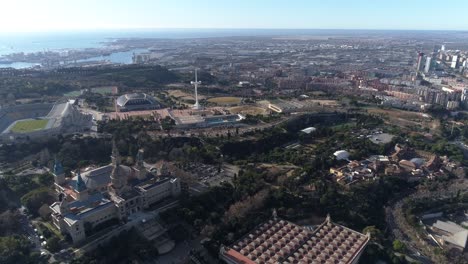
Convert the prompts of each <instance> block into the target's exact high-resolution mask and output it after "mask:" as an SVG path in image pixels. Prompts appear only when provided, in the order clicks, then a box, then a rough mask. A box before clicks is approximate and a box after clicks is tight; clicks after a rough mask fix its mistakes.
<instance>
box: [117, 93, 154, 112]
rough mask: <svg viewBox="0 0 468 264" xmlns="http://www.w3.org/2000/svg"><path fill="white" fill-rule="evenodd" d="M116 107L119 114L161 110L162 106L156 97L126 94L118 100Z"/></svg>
mask: <svg viewBox="0 0 468 264" xmlns="http://www.w3.org/2000/svg"><path fill="white" fill-rule="evenodd" d="M116 106H117V109H118V111H119V112H127V111H139V110H153V109H159V108H161V104H160V103H159V102H158V101H156V99H155V98H154V97H152V96H149V95H147V94H144V93H132V94H124V95H122V96H120V97H119V98H117V101H116Z"/></svg>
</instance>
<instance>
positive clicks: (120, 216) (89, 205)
mask: <svg viewBox="0 0 468 264" xmlns="http://www.w3.org/2000/svg"><path fill="white" fill-rule="evenodd" d="M54 176H55V188H56V190H57V192H58V193H59V201H57V202H55V203H53V204H52V205H51V206H50V209H51V210H52V220H53V223H54V224H55V225H56V226H57V228H59V229H60V231H61V232H62V233H64V234H69V235H70V236H71V238H72V240H73V242H74V243H75V244H77V243H80V242H83V241H84V240H85V239H86V235H87V233H89V231H90V229H93V228H95V227H97V226H98V225H99V224H102V223H105V222H107V221H109V220H113V219H116V220H119V221H120V222H123V223H125V222H127V221H128V217H129V216H131V215H132V214H135V213H137V212H139V211H142V210H143V209H146V208H148V207H149V206H151V205H152V204H154V203H157V202H159V201H161V200H163V199H165V198H168V197H177V196H178V195H179V194H180V182H179V180H178V179H177V178H173V177H171V176H170V175H166V174H161V173H159V174H158V175H154V174H152V173H150V172H148V171H147V170H146V168H145V167H144V166H143V152H142V151H139V152H138V156H137V164H136V166H134V167H128V166H125V165H122V164H121V163H120V155H119V153H118V150H117V148H116V147H115V144H114V148H113V151H112V163H111V164H109V165H107V166H103V167H99V168H94V169H88V170H85V171H84V172H81V171H80V170H78V171H76V172H75V173H73V177H71V178H65V174H64V171H63V168H62V166H61V164H60V162H58V161H56V163H55V165H54Z"/></svg>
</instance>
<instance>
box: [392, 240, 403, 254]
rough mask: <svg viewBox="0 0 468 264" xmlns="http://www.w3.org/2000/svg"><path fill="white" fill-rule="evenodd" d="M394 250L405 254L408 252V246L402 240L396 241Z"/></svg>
mask: <svg viewBox="0 0 468 264" xmlns="http://www.w3.org/2000/svg"><path fill="white" fill-rule="evenodd" d="M393 250H395V251H398V252H402V253H404V252H405V251H406V245H405V244H404V243H403V242H401V241H400V240H394V241H393Z"/></svg>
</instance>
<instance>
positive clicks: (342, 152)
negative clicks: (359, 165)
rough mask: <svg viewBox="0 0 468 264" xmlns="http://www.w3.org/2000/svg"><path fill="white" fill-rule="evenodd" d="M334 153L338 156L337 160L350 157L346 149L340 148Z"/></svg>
mask: <svg viewBox="0 0 468 264" xmlns="http://www.w3.org/2000/svg"><path fill="white" fill-rule="evenodd" d="M333 155H334V156H335V157H336V159H337V160H347V159H349V152H348V151H346V150H338V151H336V152H335V153H333Z"/></svg>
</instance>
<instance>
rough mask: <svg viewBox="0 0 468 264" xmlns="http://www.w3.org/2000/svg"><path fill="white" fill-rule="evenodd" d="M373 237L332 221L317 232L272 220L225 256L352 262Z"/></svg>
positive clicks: (274, 260)
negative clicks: (370, 237)
mask: <svg viewBox="0 0 468 264" xmlns="http://www.w3.org/2000/svg"><path fill="white" fill-rule="evenodd" d="M368 241H369V237H368V236H366V235H363V234H361V233H359V232H356V231H353V230H351V229H349V228H346V227H344V226H341V225H338V224H335V223H333V222H331V221H330V219H329V218H327V220H326V221H325V222H324V223H323V224H321V225H320V226H319V227H318V228H317V229H315V230H314V231H310V230H309V229H307V228H304V227H301V226H299V225H296V224H294V223H291V222H288V221H285V220H280V219H272V220H269V221H268V222H266V223H264V224H262V225H260V226H258V227H257V228H256V229H255V230H252V231H251V232H250V233H249V234H248V235H246V236H244V237H243V238H241V239H240V240H239V241H237V242H235V243H234V244H233V245H232V246H231V247H230V248H226V249H225V251H224V252H223V253H222V254H223V256H224V257H225V258H228V259H229V260H230V261H233V262H237V263H343V264H345V263H352V262H353V261H354V260H355V259H356V258H357V257H358V255H359V253H360V252H361V251H362V250H363V249H364V247H365V246H366V244H367V243H368Z"/></svg>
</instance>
